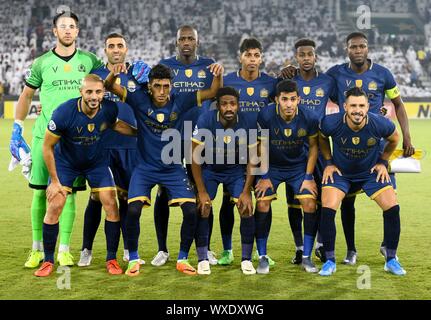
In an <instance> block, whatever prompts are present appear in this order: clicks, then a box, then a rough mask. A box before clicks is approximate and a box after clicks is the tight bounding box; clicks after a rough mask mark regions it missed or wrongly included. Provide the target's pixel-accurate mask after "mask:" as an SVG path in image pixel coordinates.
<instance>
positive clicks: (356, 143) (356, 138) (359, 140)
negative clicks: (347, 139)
mask: <svg viewBox="0 0 431 320" xmlns="http://www.w3.org/2000/svg"><path fill="white" fill-rule="evenodd" d="M352 142H353V144H354V145H355V146H357V145H358V144H359V142H361V138H359V137H352Z"/></svg>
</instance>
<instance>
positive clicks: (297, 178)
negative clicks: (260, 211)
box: [256, 168, 314, 203]
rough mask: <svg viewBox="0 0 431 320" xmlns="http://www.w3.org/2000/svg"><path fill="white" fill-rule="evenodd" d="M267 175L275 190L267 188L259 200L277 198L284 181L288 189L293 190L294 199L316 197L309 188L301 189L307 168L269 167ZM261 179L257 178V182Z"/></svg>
mask: <svg viewBox="0 0 431 320" xmlns="http://www.w3.org/2000/svg"><path fill="white" fill-rule="evenodd" d="M267 175H268V177H269V179H270V180H271V182H272V185H273V187H274V191H272V190H271V189H268V190H266V192H265V194H264V196H263V197H262V198H259V199H258V200H273V199H277V188H278V186H279V185H280V184H281V183H283V182H285V183H286V190H288V189H291V190H292V194H293V198H294V199H300V198H312V199H314V196H313V195H312V194H311V192H310V191H308V190H303V191H302V192H300V191H299V190H300V189H301V185H302V183H303V182H304V176H305V170H301V171H299V170H280V169H275V168H269V171H268V174H267ZM259 179H261V177H258V178H257V180H256V183H257V181H258V180H259ZM298 203H299V202H298Z"/></svg>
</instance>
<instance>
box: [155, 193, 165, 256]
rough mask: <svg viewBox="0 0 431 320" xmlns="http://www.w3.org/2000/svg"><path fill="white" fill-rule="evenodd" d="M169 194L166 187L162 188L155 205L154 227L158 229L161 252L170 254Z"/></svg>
mask: <svg viewBox="0 0 431 320" xmlns="http://www.w3.org/2000/svg"><path fill="white" fill-rule="evenodd" d="M168 200H169V199H168V192H167V190H166V188H165V187H160V189H159V192H158V193H157V197H156V201H155V203H154V225H155V227H156V235H157V243H158V245H159V251H164V252H168V247H167V238H168V224H169V205H168Z"/></svg>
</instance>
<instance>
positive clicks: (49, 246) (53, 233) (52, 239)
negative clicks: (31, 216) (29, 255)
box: [42, 223, 58, 263]
mask: <svg viewBox="0 0 431 320" xmlns="http://www.w3.org/2000/svg"><path fill="white" fill-rule="evenodd" d="M42 232H43V251H44V253H45V259H44V261H45V262H51V263H54V251H55V245H56V243H57V237H58V223H56V224H46V223H43V227H42Z"/></svg>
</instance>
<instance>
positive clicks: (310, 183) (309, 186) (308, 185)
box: [299, 180, 317, 197]
mask: <svg viewBox="0 0 431 320" xmlns="http://www.w3.org/2000/svg"><path fill="white" fill-rule="evenodd" d="M304 190H308V191H310V192H311V194H312V195H313V196H314V197H317V185H316V182H315V181H314V180H304V181H303V182H302V185H301V188H300V189H299V192H302V191H304Z"/></svg>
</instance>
